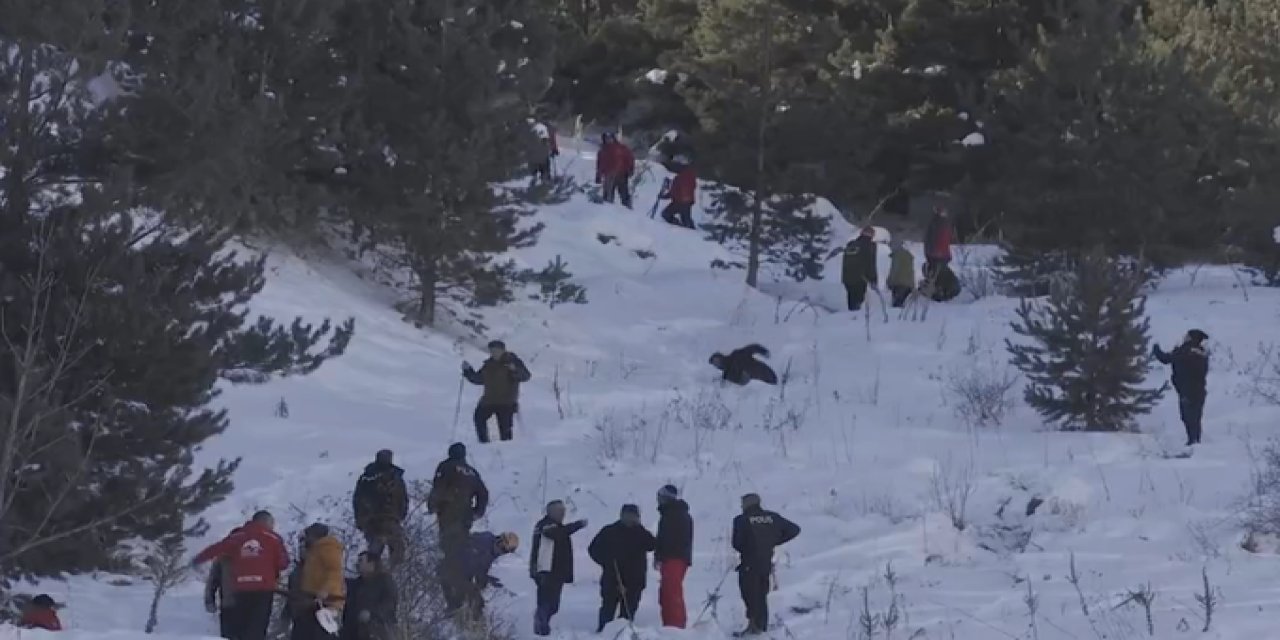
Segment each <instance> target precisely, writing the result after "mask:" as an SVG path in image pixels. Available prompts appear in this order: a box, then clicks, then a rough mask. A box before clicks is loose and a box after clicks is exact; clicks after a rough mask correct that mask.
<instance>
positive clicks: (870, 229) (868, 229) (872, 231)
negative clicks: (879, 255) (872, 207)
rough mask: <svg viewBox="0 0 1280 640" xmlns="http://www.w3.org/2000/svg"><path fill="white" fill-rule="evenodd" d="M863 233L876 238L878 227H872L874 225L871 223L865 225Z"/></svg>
mask: <svg viewBox="0 0 1280 640" xmlns="http://www.w3.org/2000/svg"><path fill="white" fill-rule="evenodd" d="M862 235H864V236H871V237H873V238H874V237H875V235H876V228H875V227H872V226H870V225H868V226H865V227H863V228H862Z"/></svg>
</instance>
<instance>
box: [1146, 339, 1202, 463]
mask: <svg viewBox="0 0 1280 640" xmlns="http://www.w3.org/2000/svg"><path fill="white" fill-rule="evenodd" d="M1208 339H1209V336H1208V334H1206V333H1205V332H1203V331H1201V330H1199V329H1192V330H1190V331H1188V332H1187V335H1186V337H1185V338H1183V340H1182V344H1180V345H1178V346H1177V347H1175V348H1174V350H1173V351H1172V352H1170V353H1165V352H1164V350H1162V349H1161V348H1160V345H1158V344H1157V345H1154V346H1153V347H1152V348H1151V354H1152V355H1154V356H1155V357H1156V359H1157V360H1159V361H1160V362H1162V363H1164V364H1169V365H1173V388H1174V390H1175V391H1177V392H1178V412H1179V413H1180V414H1181V415H1182V425H1183V426H1184V427H1186V429H1187V446H1191V445H1193V444H1200V426H1201V425H1200V419H1201V418H1202V417H1203V416H1204V401H1205V396H1206V394H1207V386H1206V385H1207V379H1208V377H1209V351H1208V350H1207V349H1205V347H1204V341H1205V340H1208Z"/></svg>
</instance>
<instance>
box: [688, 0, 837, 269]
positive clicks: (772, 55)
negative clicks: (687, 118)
mask: <svg viewBox="0 0 1280 640" xmlns="http://www.w3.org/2000/svg"><path fill="white" fill-rule="evenodd" d="M701 9H702V11H701V15H700V17H699V22H698V24H697V27H696V28H695V29H694V31H693V37H692V38H691V40H690V42H689V43H688V47H687V49H686V51H684V52H683V53H682V54H681V56H680V60H679V62H678V64H677V69H678V70H679V71H681V72H685V73H687V74H688V80H687V81H685V82H683V83H682V84H681V87H680V91H681V93H682V94H683V95H684V96H685V99H686V101H687V103H688V104H689V105H690V107H691V108H692V110H693V111H694V113H695V114H696V115H697V116H698V119H699V123H700V125H701V128H702V131H701V135H700V136H699V143H698V148H699V153H698V165H699V167H700V172H701V173H703V174H704V175H706V174H709V177H710V178H712V179H715V180H718V181H720V182H723V183H725V184H726V185H730V186H728V187H727V188H724V189H721V190H719V191H717V192H716V193H715V194H714V195H713V197H714V201H713V203H712V205H711V206H710V207H708V210H709V212H710V213H711V214H712V215H713V216H714V217H715V219H714V220H713V221H712V223H711V225H710V229H711V237H712V238H713V239H716V240H719V241H721V242H727V243H729V244H730V245H731V246H738V247H741V248H742V249H744V250H745V252H746V264H745V266H746V279H747V284H748V285H751V286H755V285H756V284H757V283H758V280H759V272H760V269H761V263H762V261H765V260H771V259H776V258H778V257H779V256H801V255H815V254H817V253H820V252H822V251H824V250H826V249H827V248H828V247H827V245H826V244H825V243H824V244H822V245H821V246H820V247H808V246H806V244H807V243H810V242H815V241H817V242H824V241H825V240H826V235H825V234H826V233H827V228H828V225H829V222H830V221H829V220H825V219H823V218H821V217H819V216H814V215H812V214H811V213H809V212H808V211H807V207H808V203H807V202H806V201H807V200H810V199H811V196H810V195H809V194H811V193H812V192H813V189H814V188H816V187H817V186H818V181H819V179H820V175H821V171H822V167H821V165H820V164H818V165H814V164H811V163H810V162H809V160H810V159H811V156H810V155H809V149H810V148H811V146H812V144H817V143H818V141H820V140H821V139H822V137H823V133H824V132H823V129H822V127H821V126H820V125H819V123H821V122H823V120H824V115H825V114H826V113H827V111H826V108H825V106H824V105H825V101H824V99H823V95H824V94H823V93H822V86H821V83H820V82H819V81H818V71H817V68H818V67H819V66H820V65H821V64H822V61H823V59H824V56H825V55H826V54H827V52H829V51H831V50H833V49H834V47H835V46H837V44H836V40H835V33H836V31H835V27H834V19H833V18H832V17H831V16H830V15H824V14H822V13H818V12H814V11H812V9H811V8H810V7H809V6H808V5H805V4H803V3H796V2H787V3H774V2H767V1H765V0H717V1H716V2H710V3H706V4H704V5H702V6H701ZM748 193H749V194H750V196H749V197H748V196H747V194H748ZM797 219H805V220H806V224H797V223H796V222H795V221H796V220H797ZM800 262H803V260H799V259H797V260H793V261H792V263H791V264H789V265H788V269H789V271H790V272H791V273H792V274H793V275H795V276H797V277H820V272H821V266H820V265H821V263H820V262H816V263H812V264H810V265H808V266H806V267H797V266H796V265H797V264H799V263H800Z"/></svg>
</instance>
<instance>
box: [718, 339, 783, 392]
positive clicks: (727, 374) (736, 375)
mask: <svg viewBox="0 0 1280 640" xmlns="http://www.w3.org/2000/svg"><path fill="white" fill-rule="evenodd" d="M756 356H760V357H764V358H768V357H769V350H768V349H766V348H764V347H762V346H760V345H758V344H749V345H747V346H745V347H742V348H741V349H734V350H733V351H731V352H729V355H727V356H726V355H724V354H723V353H720V352H719V351H717V352H715V353H713V354H711V358H710V359H708V360H707V362H709V363H710V364H711V366H713V367H715V368H717V369H719V370H720V371H722V372H724V373H723V375H721V379H722V380H725V381H726V382H732V383H734V384H736V385H739V386H744V385H746V384H747V383H748V382H751V381H752V380H759V381H761V382H763V383H765V384H778V374H776V373H774V372H773V368H772V367H770V366H769V365H767V364H765V363H763V362H760V361H759V360H756Z"/></svg>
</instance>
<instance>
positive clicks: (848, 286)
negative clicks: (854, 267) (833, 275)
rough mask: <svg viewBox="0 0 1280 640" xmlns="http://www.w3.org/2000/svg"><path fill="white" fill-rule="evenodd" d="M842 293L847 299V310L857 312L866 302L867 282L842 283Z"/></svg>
mask: <svg viewBox="0 0 1280 640" xmlns="http://www.w3.org/2000/svg"><path fill="white" fill-rule="evenodd" d="M844 292H845V294H847V296H848V298H849V310H850V311H857V310H858V309H861V308H862V303H863V302H866V300H867V281H866V280H858V281H854V282H846V283H844Z"/></svg>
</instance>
